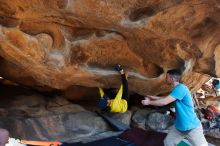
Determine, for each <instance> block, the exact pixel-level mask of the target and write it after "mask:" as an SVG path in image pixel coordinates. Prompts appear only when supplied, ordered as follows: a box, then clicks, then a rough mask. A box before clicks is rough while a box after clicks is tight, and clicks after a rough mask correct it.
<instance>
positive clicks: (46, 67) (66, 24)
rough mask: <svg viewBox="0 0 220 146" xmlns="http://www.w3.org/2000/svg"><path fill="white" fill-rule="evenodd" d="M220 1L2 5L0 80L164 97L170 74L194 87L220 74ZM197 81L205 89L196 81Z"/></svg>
mask: <svg viewBox="0 0 220 146" xmlns="http://www.w3.org/2000/svg"><path fill="white" fill-rule="evenodd" d="M219 20H220V2H219V1H218V0H189V1H183V0H160V1H158V0H148V1H146V0H120V1H118V0H31V1H30V0H10V1H8V0H1V1H0V24H1V26H0V75H1V76H2V77H4V78H6V79H9V80H12V81H15V82H17V83H19V84H23V85H27V86H31V87H33V88H36V89H41V90H42V89H44V90H46V89H51V88H52V89H62V90H64V89H67V88H69V87H70V86H72V85H81V86H87V87H97V86H105V87H118V86H119V77H118V74H117V73H116V72H115V71H114V70H113V69H112V67H113V65H114V64H115V63H121V64H122V65H123V66H124V67H125V69H127V70H128V71H129V74H130V79H129V85H130V90H131V91H135V92H137V93H139V94H142V95H143V94H162V93H166V92H167V91H168V90H169V88H168V86H166V85H165V84H164V82H163V79H164V78H165V72H166V71H167V70H168V69H171V68H184V67H185V72H184V78H183V81H184V82H185V83H187V84H188V85H189V86H190V87H191V89H195V88H198V87H199V86H200V85H201V83H203V82H204V81H206V80H207V78H208V77H207V76H204V75H203V74H210V75H218V76H220V70H219V67H218V66H219V64H220V63H219V57H220V53H219V52H220V51H219V42H220V37H219V36H220V29H219ZM198 81H199V83H198Z"/></svg>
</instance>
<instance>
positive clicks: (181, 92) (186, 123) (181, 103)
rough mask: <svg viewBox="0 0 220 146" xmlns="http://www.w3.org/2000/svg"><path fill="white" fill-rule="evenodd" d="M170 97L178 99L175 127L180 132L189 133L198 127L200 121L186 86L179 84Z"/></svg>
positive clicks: (176, 102)
mask: <svg viewBox="0 0 220 146" xmlns="http://www.w3.org/2000/svg"><path fill="white" fill-rule="evenodd" d="M169 96H171V97H173V98H175V99H176V101H175V111H176V119H175V127H176V128H177V129H178V130H180V131H187V130H191V129H194V128H196V127H198V126H199V125H200V120H199V119H198V117H197V115H196V113H195V111H194V106H193V101H192V97H191V94H190V91H189V89H188V88H187V87H186V86H185V85H184V84H178V85H176V86H175V87H174V88H173V90H172V92H171V93H170V95H169Z"/></svg>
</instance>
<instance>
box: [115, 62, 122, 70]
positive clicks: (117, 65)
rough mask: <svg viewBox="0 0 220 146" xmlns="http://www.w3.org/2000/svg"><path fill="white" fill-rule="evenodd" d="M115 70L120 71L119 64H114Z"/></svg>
mask: <svg viewBox="0 0 220 146" xmlns="http://www.w3.org/2000/svg"><path fill="white" fill-rule="evenodd" d="M115 70H117V71H119V72H120V71H121V70H122V67H121V64H116V65H115Z"/></svg>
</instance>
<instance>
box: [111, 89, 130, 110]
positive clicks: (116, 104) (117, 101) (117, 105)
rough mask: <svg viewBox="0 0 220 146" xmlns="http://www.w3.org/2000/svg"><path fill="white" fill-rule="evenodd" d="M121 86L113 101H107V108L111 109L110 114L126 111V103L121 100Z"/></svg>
mask: <svg viewBox="0 0 220 146" xmlns="http://www.w3.org/2000/svg"><path fill="white" fill-rule="evenodd" d="M122 93H123V85H121V86H120V89H119V91H118V93H117V95H116V97H115V98H114V99H110V100H109V104H108V106H109V107H110V109H111V112H116V113H124V112H126V111H127V109H128V103H127V101H126V100H125V99H122Z"/></svg>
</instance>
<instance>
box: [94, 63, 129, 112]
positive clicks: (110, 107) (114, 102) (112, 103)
mask: <svg viewBox="0 0 220 146" xmlns="http://www.w3.org/2000/svg"><path fill="white" fill-rule="evenodd" d="M115 69H116V70H117V71H119V72H120V74H121V80H122V84H121V86H120V88H119V90H118V92H117V94H116V95H114V94H113V93H112V91H109V90H108V89H102V88H99V92H100V96H101V98H100V99H99V101H98V103H99V105H100V107H101V110H102V111H110V112H116V113H124V112H126V111H127V109H128V101H129V95H128V81H127V76H128V74H127V73H125V72H124V70H123V69H122V67H121V65H120V64H116V66H115Z"/></svg>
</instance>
